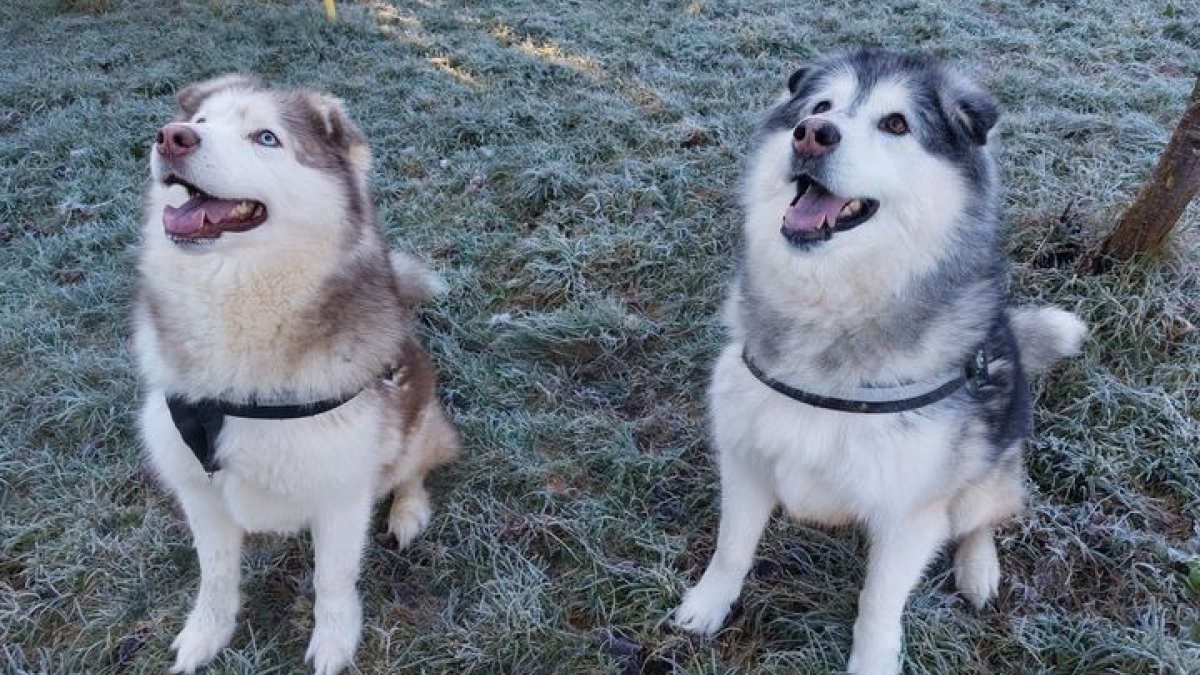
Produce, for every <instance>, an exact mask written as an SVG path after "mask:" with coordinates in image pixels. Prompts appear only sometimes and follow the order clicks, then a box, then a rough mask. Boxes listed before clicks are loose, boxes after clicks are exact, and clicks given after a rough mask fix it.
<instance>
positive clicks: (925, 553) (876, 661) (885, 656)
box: [848, 503, 949, 675]
mask: <svg viewBox="0 0 1200 675" xmlns="http://www.w3.org/2000/svg"><path fill="white" fill-rule="evenodd" d="M868 529H869V530H870V535H871V551H870V555H869V556H868V559H867V578H866V581H865V582H864V584H863V589H862V593H860V594H859V596H858V619H856V620H855V622H854V646H853V648H852V649H851V650H850V663H849V667H848V669H849V672H851V673H853V674H854V675H896V673H899V672H900V652H901V649H902V647H903V641H904V631H903V627H902V624H901V617H902V615H903V613H904V605H905V603H906V602H907V601H908V595H909V593H911V592H912V589H913V587H915V586H916V585H917V582H918V581H920V579H921V574H922V572H923V571H924V570H925V566H926V565H928V564H929V561H930V560H932V559H933V557H934V554H936V553H937V551H938V548H939V547H940V546H941V545H942V544H943V543H944V542H945V541H946V539H947V537H948V535H949V523H948V519H947V514H946V504H945V503H936V504H933V505H930V506H928V507H926V508H924V509H923V510H921V511H919V512H917V513H914V514H910V515H907V516H906V517H901V518H889V519H887V520H885V521H883V522H879V521H874V522H870V523H868Z"/></svg>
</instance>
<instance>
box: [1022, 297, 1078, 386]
mask: <svg viewBox="0 0 1200 675" xmlns="http://www.w3.org/2000/svg"><path fill="white" fill-rule="evenodd" d="M1008 319H1009V322H1010V323H1011V325H1012V330H1013V334H1014V335H1015V336H1016V338H1017V347H1018V348H1019V349H1020V350H1021V365H1023V366H1024V367H1025V371H1026V372H1028V373H1030V374H1037V373H1040V372H1042V371H1044V370H1046V369H1047V368H1049V367H1050V366H1051V365H1053V364H1054V362H1055V361H1058V360H1059V359H1062V358H1065V357H1068V356H1074V355H1076V354H1078V353H1079V349H1080V347H1081V346H1083V341H1084V340H1085V339H1086V338H1087V334H1088V328H1087V324H1085V323H1084V322H1083V320H1082V319H1080V318H1079V317H1078V316H1076V315H1074V314H1072V313H1071V312H1068V311H1066V310H1063V309H1059V308H1057V307H1013V308H1010V309H1009V310H1008Z"/></svg>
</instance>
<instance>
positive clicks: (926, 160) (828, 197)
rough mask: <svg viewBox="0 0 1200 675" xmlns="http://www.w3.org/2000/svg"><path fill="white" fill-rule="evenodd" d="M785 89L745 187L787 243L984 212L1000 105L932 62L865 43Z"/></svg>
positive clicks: (807, 244)
mask: <svg viewBox="0 0 1200 675" xmlns="http://www.w3.org/2000/svg"><path fill="white" fill-rule="evenodd" d="M787 84H788V89H787V93H786V94H785V95H784V96H783V98H782V99H780V101H779V102H778V103H777V104H776V105H775V106H774V107H773V108H772V109H771V110H770V111H769V112H768V114H767V116H766V118H765V121H764V123H763V125H762V128H761V129H760V132H759V154H758V156H757V159H756V162H755V164H754V165H752V167H751V172H750V175H749V177H748V185H747V191H748V196H749V201H750V202H751V203H752V204H753V207H754V208H769V209H771V210H772V211H773V213H772V212H768V213H763V214H760V216H759V218H758V221H759V222H760V223H761V227H763V228H766V227H768V226H769V227H771V228H772V229H773V230H774V231H775V232H776V233H777V234H775V235H774V236H779V235H782V237H783V238H784V239H785V240H786V241H787V242H788V243H789V244H790V245H791V246H792V247H793V248H794V249H796V250H802V251H810V250H816V249H820V248H823V247H826V246H834V245H837V240H839V239H844V240H845V244H844V245H851V242H853V241H857V242H859V243H861V242H863V241H866V240H867V239H868V238H869V239H873V240H875V241H876V243H882V241H883V240H886V238H889V237H892V238H897V237H909V238H912V237H914V236H916V237H926V236H929V235H930V234H932V233H934V232H939V231H945V230H947V229H948V228H950V227H952V226H953V224H954V223H955V222H956V221H957V220H959V219H960V218H962V217H963V215H964V210H968V209H970V208H973V207H974V206H973V205H979V204H987V205H988V208H990V200H991V191H992V182H993V178H992V173H993V170H992V166H991V159H990V154H989V152H988V147H987V143H988V135H989V131H990V130H991V129H992V127H993V125H994V124H995V123H996V119H997V117H998V115H999V109H998V106H997V104H996V102H995V100H994V99H993V98H992V97H991V96H990V95H989V94H987V93H986V92H985V91H983V90H982V89H980V88H979V87H978V86H977V85H975V84H973V83H972V82H971V81H969V80H967V79H966V78H964V77H962V76H960V75H957V74H956V73H954V72H953V71H951V70H949V69H947V68H946V67H944V66H942V65H940V64H939V63H937V62H935V61H933V60H930V59H926V58H922V57H914V56H907V55H901V54H896V53H891V52H885V51H879V50H863V51H859V52H855V53H852V54H847V55H843V56H838V57H834V58H831V59H828V60H825V61H822V62H819V63H816V64H814V65H812V66H808V67H805V68H801V69H799V70H797V71H795V72H794V73H793V74H792V75H791V77H790V78H789V79H788V83H787ZM749 206H750V204H748V207H749ZM764 236H765V234H764ZM776 241H778V240H776Z"/></svg>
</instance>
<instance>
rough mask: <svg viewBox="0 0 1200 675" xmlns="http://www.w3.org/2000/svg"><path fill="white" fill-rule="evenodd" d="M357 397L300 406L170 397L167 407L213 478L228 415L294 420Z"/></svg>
mask: <svg viewBox="0 0 1200 675" xmlns="http://www.w3.org/2000/svg"><path fill="white" fill-rule="evenodd" d="M355 396H358V393H355V394H351V395H350V396H347V397H345V398H327V399H325V400H323V401H314V402H312V403H303V404H300V405H258V404H256V403H230V402H229V401H222V400H221V399H215V398H202V399H200V400H199V401H189V400H187V399H185V398H184V397H182V396H171V395H167V408H168V409H169V410H170V411H171V421H172V422H174V423H175V428H176V429H178V430H179V435H180V436H181V437H182V438H183V442H184V443H187V446H188V447H189V448H191V449H192V454H194V455H196V459H198V460H200V466H202V467H204V470H205V471H206V472H208V474H209V475H212V474H214V473H216V472H217V471H219V470H220V469H221V465H220V464H219V463H218V462H217V437H218V436H219V435H220V434H221V427H222V426H224V425H225V417H226V416H228V417H241V418H244V419H252V420H294V419H300V418H302V417H313V416H315V415H320V414H322V413H327V412H329V411H330V410H333V409H334V408H337V407H338V406H340V405H342V404H343V403H346V402H347V401H349V400H350V399H352V398H354V397H355Z"/></svg>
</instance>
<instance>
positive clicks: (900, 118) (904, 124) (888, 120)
mask: <svg viewBox="0 0 1200 675" xmlns="http://www.w3.org/2000/svg"><path fill="white" fill-rule="evenodd" d="M879 128H880V129H882V130H884V131H886V132H888V133H889V134H892V135H894V136H903V135H904V134H907V133H908V120H906V119H904V115H901V114H900V113H892V114H891V115H888V116H887V117H885V118H883V119H882V120H880V121H879Z"/></svg>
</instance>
